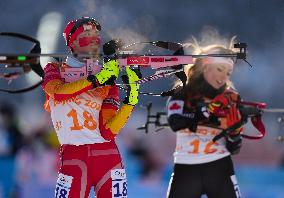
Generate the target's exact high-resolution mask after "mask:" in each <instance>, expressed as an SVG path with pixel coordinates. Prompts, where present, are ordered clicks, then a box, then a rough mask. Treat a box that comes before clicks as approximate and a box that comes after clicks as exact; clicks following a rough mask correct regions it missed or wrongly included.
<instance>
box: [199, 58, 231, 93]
mask: <svg viewBox="0 0 284 198" xmlns="http://www.w3.org/2000/svg"><path fill="white" fill-rule="evenodd" d="M233 68H234V66H233V64H228V63H210V64H206V65H205V66H204V70H203V76H204V79H205V80H206V81H207V82H208V83H209V84H210V85H211V86H212V87H214V88H215V89H219V88H221V87H222V86H224V85H225V84H226V82H227V81H228V80H229V79H230V77H231V75H232V72H233Z"/></svg>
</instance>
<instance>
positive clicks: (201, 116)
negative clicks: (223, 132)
mask: <svg viewBox="0 0 284 198" xmlns="http://www.w3.org/2000/svg"><path fill="white" fill-rule="evenodd" d="M209 116H210V112H209V111H208V107H207V106H206V104H205V103H204V102H198V103H197V105H196V114H195V118H196V120H197V121H203V120H207V119H208V118H209Z"/></svg>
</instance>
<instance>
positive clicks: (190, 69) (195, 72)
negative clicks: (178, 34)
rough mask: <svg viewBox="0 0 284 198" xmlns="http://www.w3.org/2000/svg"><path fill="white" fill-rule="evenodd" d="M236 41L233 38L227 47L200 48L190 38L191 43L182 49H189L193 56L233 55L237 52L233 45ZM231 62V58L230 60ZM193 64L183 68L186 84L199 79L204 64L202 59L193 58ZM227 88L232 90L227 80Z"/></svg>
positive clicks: (193, 39)
mask: <svg viewBox="0 0 284 198" xmlns="http://www.w3.org/2000/svg"><path fill="white" fill-rule="evenodd" d="M235 40H236V36H233V37H232V38H231V39H230V41H229V43H228V45H225V44H211V45H205V46H201V45H200V44H199V43H198V42H197V40H196V38H194V37H192V42H189V43H185V44H183V47H184V48H185V49H188V48H191V49H192V54H194V55H202V54H234V53H236V52H237V50H236V49H234V43H235ZM186 51H188V50H186ZM232 60H233V58H232ZM233 61H235V60H233ZM193 62H194V63H193V64H189V65H186V66H185V68H184V72H185V74H186V76H187V81H188V83H189V82H191V81H192V80H193V79H196V78H198V77H200V75H202V74H203V70H204V66H205V65H204V64H203V58H194V59H193ZM226 84H227V87H231V88H233V89H234V86H233V83H232V82H231V81H230V80H228V81H227V82H226Z"/></svg>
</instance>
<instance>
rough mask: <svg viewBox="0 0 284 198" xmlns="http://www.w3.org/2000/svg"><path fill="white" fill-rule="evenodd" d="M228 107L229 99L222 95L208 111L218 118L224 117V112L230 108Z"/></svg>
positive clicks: (217, 97)
mask: <svg viewBox="0 0 284 198" xmlns="http://www.w3.org/2000/svg"><path fill="white" fill-rule="evenodd" d="M228 105H229V99H228V98H227V97H226V96H224V94H220V95H218V96H216V97H215V98H214V99H213V100H212V101H211V102H210V103H209V104H208V111H209V112H210V113H212V114H214V115H215V116H217V117H224V116H225V112H224V110H225V109H226V108H227V107H228Z"/></svg>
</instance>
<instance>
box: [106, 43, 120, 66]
mask: <svg viewBox="0 0 284 198" xmlns="http://www.w3.org/2000/svg"><path fill="white" fill-rule="evenodd" d="M121 46H122V41H121V40H114V39H113V40H110V41H109V42H107V43H105V44H104V45H103V52H104V55H105V60H104V61H105V62H107V61H109V60H113V59H115V58H116V56H117V52H118V50H119V48H120V47H121Z"/></svg>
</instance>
